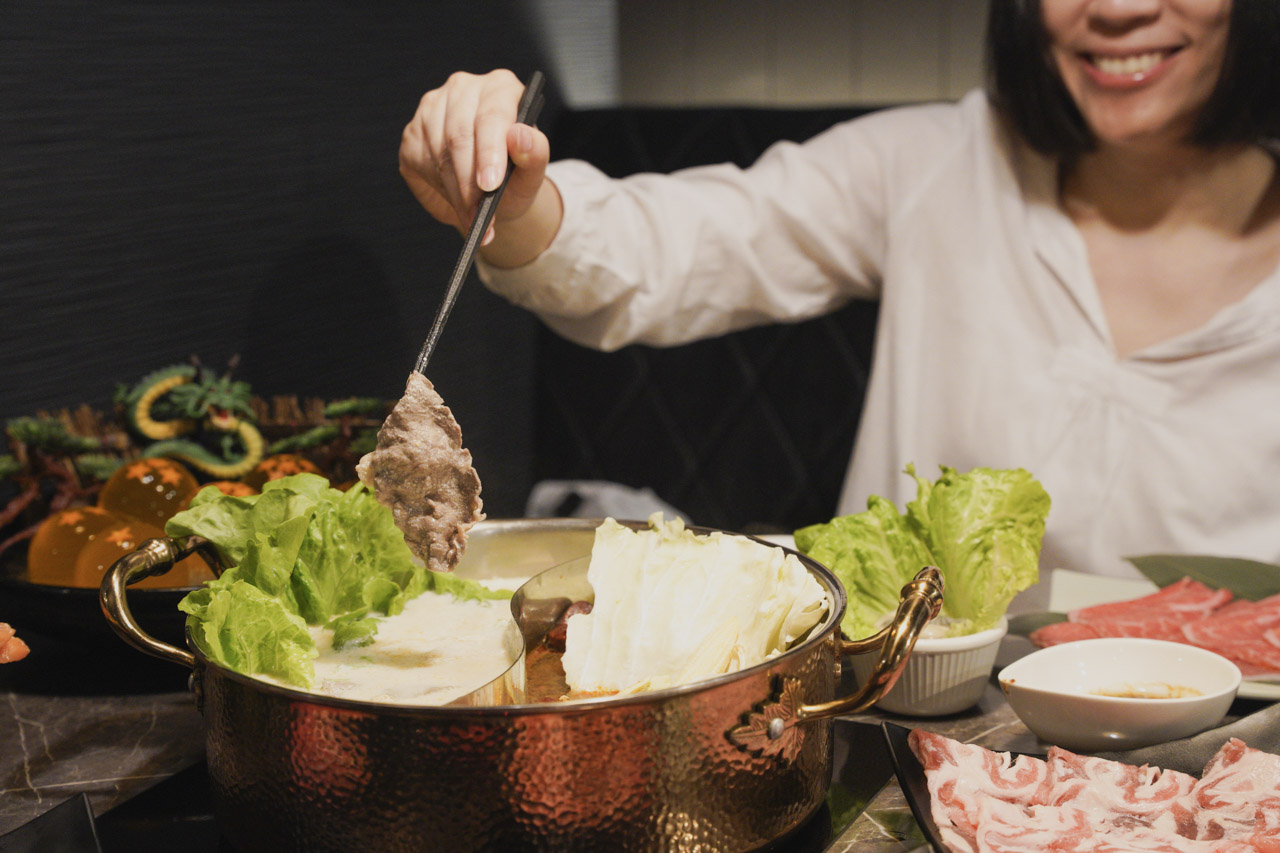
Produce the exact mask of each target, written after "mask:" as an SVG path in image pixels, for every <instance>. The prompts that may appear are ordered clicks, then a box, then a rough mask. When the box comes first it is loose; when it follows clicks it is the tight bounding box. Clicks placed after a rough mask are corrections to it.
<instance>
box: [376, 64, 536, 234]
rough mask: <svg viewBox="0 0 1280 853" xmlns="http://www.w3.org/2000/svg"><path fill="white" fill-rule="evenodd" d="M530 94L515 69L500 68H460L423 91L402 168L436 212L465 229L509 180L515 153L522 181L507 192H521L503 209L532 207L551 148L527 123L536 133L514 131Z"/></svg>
mask: <svg viewBox="0 0 1280 853" xmlns="http://www.w3.org/2000/svg"><path fill="white" fill-rule="evenodd" d="M523 93H524V84H523V83H521V82H520V80H519V79H518V78H517V77H516V76H515V75H514V74H512V73H511V72H510V71H505V70H499V71H492V72H490V73H488V74H484V75H474V74H467V73H464V72H458V73H455V74H453V75H451V76H450V77H449V79H448V81H446V83H445V84H444V85H443V86H441V87H440V88H438V89H433V90H432V91H430V92H428V93H427V94H426V95H424V96H423V97H422V100H421V101H420V102H419V105H418V111H417V113H415V114H414V117H413V119H412V120H411V121H410V122H409V124H408V125H407V126H406V127H405V131H404V134H403V136H402V138H401V142H400V172H401V174H402V175H403V176H404V179H405V182H406V183H407V184H408V185H409V189H410V190H411V191H412V192H413V194H414V197H415V198H417V199H418V201H419V203H421V204H422V206H423V207H424V208H426V209H427V211H428V212H429V213H430V214H431V215H432V216H434V217H435V218H436V219H439V220H440V221H441V222H445V223H447V224H449V225H453V226H454V227H457V228H459V229H461V230H465V228H467V227H468V226H469V225H470V223H471V220H472V218H473V217H474V216H475V211H476V207H477V206H478V205H479V202H480V198H481V196H482V195H483V194H484V193H486V192H491V191H492V190H495V189H497V188H498V187H499V186H500V185H501V184H502V180H503V176H504V175H505V173H506V168H507V158H508V156H510V157H511V159H512V161H513V162H514V163H515V164H516V167H517V168H516V174H517V175H518V176H519V179H518V180H517V178H516V176H515V175H513V178H512V181H513V183H515V184H516V185H517V188H516V189H515V190H514V191H513V189H512V187H511V186H510V185H509V186H508V190H507V192H508V193H510V194H512V195H513V196H514V197H513V198H512V199H511V200H510V201H508V199H507V196H505V195H504V197H503V203H502V210H500V211H499V215H500V216H502V217H503V218H508V219H509V218H512V217H513V216H517V215H519V213H520V212H522V211H523V210H525V209H527V208H528V205H529V203H530V201H531V200H532V198H533V196H534V195H536V193H537V185H538V184H540V183H541V182H542V177H543V173H544V172H545V170H546V160H547V159H549V157H550V147H549V145H548V144H547V141H546V137H545V136H544V135H543V134H541V133H540V132H538V131H536V130H533V129H531V128H525V130H524V132H525V133H528V134H532V136H531V137H530V136H526V135H523V134H522V133H515V134H513V133H512V129H513V126H514V125H515V117H516V114H517V110H518V108H519V103H520V96H521V95H522V94H523ZM520 127H523V126H520ZM520 146H523V147H520ZM522 170H524V171H523V172H522Z"/></svg>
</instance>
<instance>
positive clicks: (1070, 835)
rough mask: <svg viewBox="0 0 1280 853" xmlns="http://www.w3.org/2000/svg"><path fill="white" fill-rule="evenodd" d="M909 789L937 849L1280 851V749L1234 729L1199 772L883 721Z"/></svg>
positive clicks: (970, 852)
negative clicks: (1023, 748)
mask: <svg viewBox="0 0 1280 853" xmlns="http://www.w3.org/2000/svg"><path fill="white" fill-rule="evenodd" d="M883 728H884V733H885V738H886V740H887V742H888V745H889V751H890V755H891V757H892V759H893V763H894V768H895V770H896V771H897V774H898V780H899V783H900V785H901V787H902V790H903V793H904V795H905V796H906V798H907V802H908V804H909V805H910V806H911V811H912V813H913V814H914V815H915V818H916V821H917V823H918V824H919V825H920V828H921V830H922V831H923V832H924V834H925V837H926V839H927V840H928V842H929V843H930V844H931V845H932V846H933V848H934V849H935V850H936V851H937V853H976V851H978V850H984V851H991V853H1021V851H1037V853H1039V851H1045V850H1054V851H1059V852H1060V853H1073V852H1074V853H1085V851H1090V853H1100V851H1108V853H1118V851H1126V853H1131V852H1132V851H1168V853H1183V851H1185V853H1258V851H1275V850H1280V756H1276V755H1272V754H1270V753H1266V752H1262V751H1261V750H1257V749H1252V748H1250V747H1249V746H1248V745H1246V744H1245V743H1244V742H1243V741H1240V740H1238V739H1235V738H1232V739H1230V740H1228V741H1227V742H1226V743H1225V744H1223V746H1222V748H1221V749H1219V750H1218V752H1217V754H1215V755H1214V756H1213V758H1212V759H1210V761H1209V762H1208V764H1207V765H1206V766H1205V768H1204V771H1203V773H1202V774H1201V775H1200V777H1199V778H1196V777H1195V776H1192V775H1190V774H1187V773H1182V772H1179V771H1177V770H1164V769H1161V768H1158V767H1151V766H1148V765H1143V766H1141V767H1138V766H1135V765H1132V764H1124V763H1121V762H1118V761H1111V760H1108V759H1105V758H1097V757H1093V756H1085V755H1077V754H1075V753H1072V752H1068V751H1067V750H1064V749H1060V748H1059V747H1056V746H1055V747H1051V748H1050V749H1049V752H1048V754H1047V755H1046V756H1044V757H1040V756H1033V755H1018V754H1016V753H1007V752H1006V753H997V752H992V751H991V750H987V749H984V748H983V747H980V746H976V745H973V744H965V743H961V742H959V741H955V740H951V739H950V738H947V737H944V736H942V735H938V734H934V733H931V732H927V731H924V730H922V729H910V730H909V729H906V728H903V727H902V726H895V725H893V724H891V723H885V724H884V725H883Z"/></svg>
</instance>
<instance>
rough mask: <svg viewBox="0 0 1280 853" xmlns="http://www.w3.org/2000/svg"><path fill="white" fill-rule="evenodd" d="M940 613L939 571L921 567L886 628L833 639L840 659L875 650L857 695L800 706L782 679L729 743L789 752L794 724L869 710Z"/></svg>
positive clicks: (796, 689) (795, 689)
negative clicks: (876, 655)
mask: <svg viewBox="0 0 1280 853" xmlns="http://www.w3.org/2000/svg"><path fill="white" fill-rule="evenodd" d="M941 610H942V573H941V572H939V571H938V570H937V569H935V568H934V567H932V566H926V567H925V568H923V569H921V570H920V571H919V572H918V573H917V574H916V576H915V578H914V579H913V580H912V581H911V583H909V584H907V585H906V586H904V587H903V588H902V593H901V595H900V597H899V599H898V612H897V613H896V614H895V615H894V617H893V621H892V622H890V623H889V625H888V627H886V628H884V629H883V630H881V631H880V632H878V633H876V634H875V635H873V636H871V637H868V638H866V639H865V640H841V641H839V643H840V654H841V655H853V654H862V653H864V652H869V651H874V650H875V649H880V650H881V651H880V660H879V661H877V662H876V666H875V669H874V670H872V672H871V676H870V678H868V679H867V681H866V683H865V684H863V685H862V687H861V688H860V689H859V690H858V691H857V692H855V693H853V694H851V695H849V696H845V697H843V698H840V699H834V700H832V701H830V702H822V703H819V704H816V705H806V704H804V697H803V689H802V687H801V684H800V681H799V680H798V679H785V680H784V681H783V684H782V687H781V691H780V695H779V696H778V699H777V701H775V702H771V703H769V704H767V705H765V706H764V707H762V708H760V709H759V711H758V712H757V713H753V714H750V715H749V716H748V719H747V721H746V722H745V723H744V724H743V725H741V726H738V727H737V728H735V729H733V730H732V731H730V732H729V739H730V740H732V741H733V742H734V743H736V744H738V745H739V746H740V747H742V748H743V749H746V750H748V751H751V752H767V753H774V752H777V753H783V754H786V753H788V752H789V751H790V746H789V744H792V742H794V741H795V740H796V739H795V738H794V737H787V736H786V735H788V734H789V733H790V734H794V727H795V726H796V725H797V724H799V723H804V722H809V721H812V720H822V719H826V718H828V717H838V716H841V715H842V714H854V713H857V712H858V711H862V710H864V709H866V708H870V707H871V706H872V705H874V704H875V703H876V702H878V701H880V697H882V696H883V695H884V694H885V693H887V692H889V690H890V688H892V687H893V685H894V684H895V683H897V681H898V676H900V675H902V668H903V667H904V666H906V664H907V658H908V657H910V656H911V650H912V649H913V648H915V645H916V640H917V639H918V638H919V637H920V631H921V630H922V629H923V628H924V626H925V625H926V624H927V623H928V622H929V620H930V619H932V618H933V617H935V616H937V615H938V613H939V611H941Z"/></svg>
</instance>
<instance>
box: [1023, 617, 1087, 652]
mask: <svg viewBox="0 0 1280 853" xmlns="http://www.w3.org/2000/svg"><path fill="white" fill-rule="evenodd" d="M1101 636H1102V634H1099V633H1098V630H1097V629H1096V628H1094V627H1093V626H1092V625H1090V624H1088V623H1087V622H1054V623H1053V624H1052V625H1045V626H1044V627H1043V628H1037V629H1036V630H1034V631H1032V632H1031V633H1030V634H1028V635H1027V639H1029V640H1030V641H1031V642H1033V643H1035V644H1036V645H1037V646H1040V647H1041V648H1046V647H1048V646H1056V645H1058V644H1059V643H1074V642H1075V641H1076V640H1096V639H1098V638H1099V637H1101Z"/></svg>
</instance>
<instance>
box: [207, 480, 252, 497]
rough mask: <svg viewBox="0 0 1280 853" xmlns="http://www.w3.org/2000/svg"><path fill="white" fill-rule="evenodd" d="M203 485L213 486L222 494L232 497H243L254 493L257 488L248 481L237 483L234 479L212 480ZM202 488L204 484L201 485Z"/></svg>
mask: <svg viewBox="0 0 1280 853" xmlns="http://www.w3.org/2000/svg"><path fill="white" fill-rule="evenodd" d="M204 485H205V486H213V487H215V488H216V489H218V491H220V492H222V493H223V494H224V495H229V496H231V497H233V498H244V497H248V496H249V495H256V494H257V493H258V490H257V489H255V488H254V487H253V486H250V485H249V484H248V483H238V482H236V481H235V480H214V481H213V482H212V483H205V484H204ZM201 488H204V486H201Z"/></svg>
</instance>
